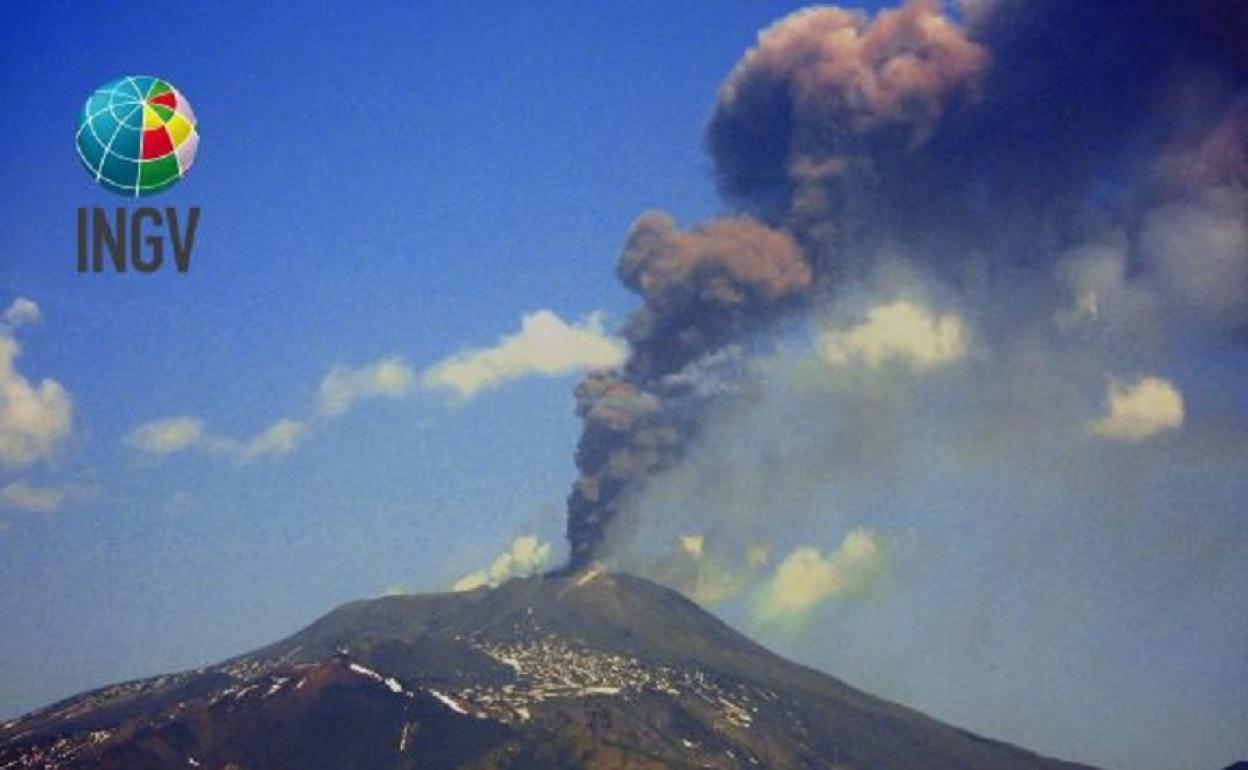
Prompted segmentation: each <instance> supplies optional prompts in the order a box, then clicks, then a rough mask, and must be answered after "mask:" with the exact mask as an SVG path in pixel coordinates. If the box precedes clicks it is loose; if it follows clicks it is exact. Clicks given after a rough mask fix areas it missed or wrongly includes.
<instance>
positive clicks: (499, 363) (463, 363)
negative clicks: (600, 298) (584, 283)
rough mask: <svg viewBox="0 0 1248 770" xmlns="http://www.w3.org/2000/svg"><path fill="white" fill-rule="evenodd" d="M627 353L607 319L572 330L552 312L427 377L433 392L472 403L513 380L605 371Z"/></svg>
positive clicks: (597, 317) (527, 319)
mask: <svg viewBox="0 0 1248 770" xmlns="http://www.w3.org/2000/svg"><path fill="white" fill-rule="evenodd" d="M627 355H628V348H627V346H626V345H625V344H624V342H623V341H621V340H619V339H617V338H615V337H611V336H609V335H607V334H606V333H605V332H604V331H603V328H602V314H601V313H590V314H589V315H588V316H586V317H585V319H584V320H582V321H581V322H580V323H574V324H569V323H567V322H566V321H564V320H562V319H561V318H559V316H557V315H555V314H554V313H552V312H551V311H549V310H538V311H537V312H535V313H529V314H527V315H525V316H524V318H523V319H522V320H521V322H520V331H519V332H517V333H515V334H511V335H507V336H504V337H502V338H501V339H499V341H498V343H497V344H495V345H494V346H493V347H489V348H480V349H476V350H468V351H465V352H463V353H460V354H458V355H455V356H452V357H450V358H447V359H445V360H443V361H440V362H438V363H437V364H434V365H433V366H432V367H430V368H429V369H428V370H427V371H426V372H425V374H424V378H423V379H424V384H425V386H426V387H430V388H443V389H447V390H451V391H453V392H454V393H455V394H456V395H457V396H459V397H460V398H471V397H472V396H474V395H476V394H477V393H478V392H480V391H482V390H487V389H489V388H493V387H497V386H498V385H501V384H503V383H505V382H508V381H510V380H514V379H518V378H520V377H526V376H529V375H534V374H541V375H546V376H550V377H554V376H558V375H562V374H567V373H569V372H574V371H578V370H582V369H606V368H610V367H613V366H618V365H620V364H621V363H623V361H624V359H625V357H626V356H627Z"/></svg>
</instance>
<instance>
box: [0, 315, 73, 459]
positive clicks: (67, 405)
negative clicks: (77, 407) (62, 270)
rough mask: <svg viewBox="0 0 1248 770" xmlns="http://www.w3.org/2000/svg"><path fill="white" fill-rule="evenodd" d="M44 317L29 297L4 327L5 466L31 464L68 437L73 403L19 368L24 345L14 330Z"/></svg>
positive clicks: (1, 451) (0, 359) (1, 413)
mask: <svg viewBox="0 0 1248 770" xmlns="http://www.w3.org/2000/svg"><path fill="white" fill-rule="evenodd" d="M38 318H39V308H38V306H37V305H35V303H33V302H31V301H30V300H27V299H19V300H17V301H16V302H14V303H13V304H12V305H11V306H10V307H9V309H8V310H6V311H5V313H4V324H5V325H4V327H3V328H0V463H4V464H7V465H13V466H25V465H29V464H31V463H32V462H34V461H35V460H38V459H40V458H46V457H48V456H50V455H51V454H52V451H53V450H54V449H55V448H56V444H57V442H58V441H60V439H62V438H63V437H64V436H65V435H66V434H68V433H69V426H70V420H71V417H72V415H73V404H72V401H71V400H70V397H69V393H68V392H66V390H65V388H64V387H62V386H61V384H60V383H59V382H56V381H55V380H50V379H45V380H41V381H40V382H39V383H38V384H35V383H32V382H31V381H30V380H28V379H26V377H25V376H24V375H23V374H22V373H21V372H19V371H18V370H17V357H18V356H19V355H20V354H21V352H22V349H21V346H20V345H18V343H17V340H15V339H14V338H13V337H12V334H11V331H12V329H14V328H16V327H17V326H20V325H21V324H23V323H28V322H31V321H33V320H37V319H38Z"/></svg>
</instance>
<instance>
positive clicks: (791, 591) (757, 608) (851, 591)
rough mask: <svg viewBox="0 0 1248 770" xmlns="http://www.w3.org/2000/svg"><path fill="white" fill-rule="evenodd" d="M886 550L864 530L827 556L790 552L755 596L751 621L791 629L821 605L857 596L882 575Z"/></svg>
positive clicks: (807, 550)
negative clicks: (828, 601)
mask: <svg viewBox="0 0 1248 770" xmlns="http://www.w3.org/2000/svg"><path fill="white" fill-rule="evenodd" d="M885 551H886V549H885V547H884V544H883V543H882V542H881V540H880V538H879V536H878V535H876V534H875V533H873V532H871V531H870V530H868V529H864V528H862V527H858V528H855V529H853V530H850V532H849V533H848V534H847V535H845V539H844V540H843V541H842V542H841V545H840V546H839V547H838V548H837V549H836V550H835V551H831V552H829V553H827V554H826V555H825V554H822V553H820V552H819V550H818V549H816V548H812V547H810V546H802V547H800V548H796V549H794V550H793V551H792V552H791V553H789V555H788V556H786V557H785V558H784V560H783V561H781V562H780V564H779V565H778V566H777V567H776V571H775V573H774V574H773V575H772V576H771V578H770V579H769V580H768V581H767V583H766V585H764V586H763V588H762V590H761V591H759V593H758V594H757V596H756V597H755V601H754V602H753V604H752V606H751V611H752V615H753V618H754V620H755V621H758V622H761V623H764V624H770V623H779V624H792V623H795V622H800V621H801V620H803V619H804V618H805V617H806V615H807V614H808V613H809V612H810V611H811V610H812V609H814V608H815V607H816V606H818V605H819V604H821V603H823V602H824V601H827V600H829V599H838V598H849V597H853V596H858V595H861V594H862V593H864V592H866V591H867V590H869V589H870V588H871V587H872V586H873V585H874V584H875V582H876V581H877V580H878V579H879V577H880V575H881V574H882V573H883V571H884V566H885V562H886V554H885Z"/></svg>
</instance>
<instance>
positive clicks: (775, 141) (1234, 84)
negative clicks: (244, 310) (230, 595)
mask: <svg viewBox="0 0 1248 770" xmlns="http://www.w3.org/2000/svg"><path fill="white" fill-rule="evenodd" d="M960 10H961V15H962V17H963V19H964V23H959V22H957V21H955V20H953V19H952V18H950V17H949V16H947V15H946V14H945V13H943V12H942V9H941V8H940V7H939V5H938V4H937V3H936V2H934V1H928V0H913V1H912V2H909V3H908V4H906V5H905V6H903V7H901V8H899V9H895V10H888V11H883V12H881V13H879V14H877V15H876V16H874V17H869V16H867V15H865V14H862V13H858V12H853V11H847V10H843V9H840V8H833V7H818V8H810V9H807V10H803V11H799V12H797V13H795V14H793V15H791V16H789V17H787V18H785V19H783V20H781V21H780V22H778V23H777V24H775V25H774V26H772V27H771V28H769V29H767V30H765V31H764V32H763V33H762V34H761V35H760V36H759V40H758V43H757V44H756V45H755V47H754V48H752V49H751V50H750V51H748V52H747V53H746V54H745V56H744V57H743V58H742V59H741V61H740V62H739V63H738V64H737V66H736V67H735V69H734V70H733V71H732V72H731V73H730V74H729V76H728V77H727V79H726V80H725V82H724V83H723V84H722V85H721V87H720V90H719V93H718V98H717V101H716V106H715V110H714V113H713V114H712V116H711V119H710V122H709V124H708V126H707V133H706V143H707V148H708V151H709V153H710V155H711V158H712V160H713V163H714V172H715V178H716V182H717V184H718V187H719V190H720V192H721V194H722V195H723V197H724V199H725V201H726V202H727V203H728V205H730V206H731V207H732V208H734V209H735V210H736V211H738V212H740V213H738V214H737V215H735V216H730V217H727V218H724V219H717V220H713V221H711V222H708V223H704V224H702V225H699V226H697V227H694V228H693V229H691V230H688V231H681V230H679V229H677V227H676V225H675V224H674V223H673V222H672V220H671V219H670V218H669V217H668V216H666V215H664V214H662V213H657V212H651V213H647V214H645V215H643V216H642V217H641V218H640V219H639V220H638V221H637V222H636V223H635V224H634V225H633V228H632V231H631V232H630V233H629V235H628V238H627V241H626V243H625V245H624V248H623V250H622V252H621V254H620V257H619V263H618V268H617V272H618V276H619V278H620V280H621V281H622V282H623V283H624V285H626V286H627V287H629V288H630V289H632V290H633V291H635V292H637V294H638V295H640V297H641V298H642V302H643V304H642V307H641V309H640V310H638V311H637V312H636V313H635V314H634V315H633V316H632V318H630V319H629V321H628V322H627V324H626V326H625V329H624V333H625V336H626V337H627V339H628V341H629V342H630V344H631V346H632V354H631V357H630V359H629V361H628V362H627V363H626V365H625V366H624V367H622V368H621V369H620V370H618V371H613V372H609V373H597V374H594V375H591V376H590V377H589V378H588V379H586V380H585V381H584V382H582V383H581V384H580V385H579V386H578V388H577V401H578V414H579V415H580V416H581V417H582V419H583V420H584V432H583V434H582V436H581V439H580V442H579V444H578V447H577V454H576V462H577V467H578V470H579V475H578V478H577V481H576V483H575V486H574V488H573V491H572V493H571V496H570V499H569V504H568V538H569V541H570V545H571V558H570V563H569V568H570V569H578V568H580V567H583V566H584V565H586V564H587V563H588V562H589V561H591V560H592V559H594V558H595V557H597V556H599V555H601V550H602V548H603V547H604V543H605V541H606V538H607V536H608V534H609V531H610V529H611V527H612V522H613V521H614V520H615V519H616V518H617V516H618V515H619V514H620V513H621V511H623V510H624V509H625V508H626V506H627V505H628V503H629V501H630V499H633V498H634V497H635V496H636V494H637V493H638V492H639V491H640V490H641V489H642V488H643V487H644V485H645V484H646V482H647V481H648V480H649V479H651V478H653V477H654V476H655V475H656V474H658V473H661V472H662V471H664V470H666V469H669V468H671V467H672V466H673V465H674V464H675V463H677V462H678V461H679V460H680V458H681V457H682V455H683V453H684V452H685V451H686V449H687V448H688V447H689V445H690V442H691V441H692V440H693V439H694V438H696V437H697V435H698V434H699V429H700V428H701V427H702V426H703V424H704V423H705V421H706V420H707V419H708V417H709V416H710V415H713V414H715V413H716V412H717V409H716V407H717V406H719V405H721V404H722V403H723V402H724V401H725V400H726V399H732V398H734V391H733V389H732V388H722V387H721V388H715V387H699V386H698V383H699V380H700V378H701V376H702V372H703V371H704V370H706V369H708V368H711V367H712V366H713V365H714V364H715V362H716V361H717V360H719V359H722V358H725V357H726V354H728V353H730V352H731V351H732V350H733V349H734V348H735V347H736V345H737V344H739V343H740V342H742V341H743V340H745V339H746V338H747V337H751V336H754V335H757V334H759V333H760V332H762V331H764V330H765V329H767V328H768V327H769V326H771V325H773V324H774V323H775V322H776V320H777V319H779V318H781V317H783V316H785V315H788V314H791V313H792V312H794V311H796V310H798V309H801V308H803V307H809V306H810V305H811V303H813V302H815V301H817V300H819V299H821V298H823V297H826V296H828V295H829V294H830V292H831V291H832V290H833V289H834V288H835V287H836V285H837V284H838V282H840V281H842V280H850V279H853V278H855V277H861V275H862V274H863V273H864V272H865V271H866V270H867V268H868V267H869V265H868V264H866V263H867V262H869V261H870V259H871V258H872V255H873V254H874V253H876V252H877V251H878V249H879V248H880V247H881V246H883V245H886V244H902V245H904V246H905V247H907V248H908V249H909V250H910V251H912V252H917V253H923V254H926V255H928V257H927V258H928V259H929V260H931V261H932V262H933V263H935V264H934V267H935V268H937V269H939V267H940V264H939V261H940V260H941V259H943V258H946V257H944V256H943V255H948V254H959V253H965V252H966V250H967V249H968V248H973V249H976V250H979V251H982V252H983V253H984V254H986V255H988V257H987V258H988V259H993V258H999V259H1005V257H997V256H994V255H1009V256H1008V259H1010V260H1012V262H1011V263H1010V266H1017V265H1019V264H1024V265H1025V264H1026V263H1027V261H1028V260H1029V259H1042V258H1045V256H1046V255H1051V254H1053V253H1056V252H1057V251H1058V250H1059V249H1057V248H1055V246H1056V245H1057V244H1055V243H1051V242H1048V241H1050V240H1060V239H1061V238H1062V237H1064V236H1065V235H1066V233H1063V232H1062V227H1063V226H1069V223H1070V222H1072V221H1076V220H1077V217H1072V216H1071V215H1070V212H1071V211H1072V210H1076V209H1080V208H1081V207H1083V206H1084V205H1085V204H1086V202H1087V200H1088V198H1089V197H1090V196H1093V195H1099V196H1101V198H1103V199H1104V200H1105V201H1106V202H1105V204H1104V205H1105V206H1107V207H1110V208H1112V207H1114V206H1117V207H1119V208H1121V209H1126V210H1129V209H1130V208H1131V207H1132V206H1138V205H1140V204H1139V201H1138V199H1140V198H1150V199H1153V200H1154V201H1155V200H1156V199H1157V198H1159V197H1164V196H1165V195H1166V194H1167V190H1173V189H1176V188H1183V189H1186V190H1190V189H1191V188H1193V187H1198V186H1202V185H1206V184H1209V183H1210V182H1211V180H1214V179H1216V180H1220V181H1223V182H1225V181H1226V180H1227V179H1228V178H1229V179H1231V180H1232V181H1233V182H1234V183H1235V184H1238V185H1241V186H1242V184H1243V182H1244V181H1245V177H1246V174H1245V168H1246V167H1245V162H1244V161H1245V155H1246V152H1245V147H1246V143H1248V139H1246V137H1245V129H1246V128H1248V119H1246V118H1245V116H1246V115H1248V97H1246V96H1245V94H1246V93H1248V92H1246V90H1245V86H1246V85H1248V6H1246V5H1244V4H1243V3H1235V2H1222V0H1169V1H1163V0H1105V1H1103V2H1096V3H1091V2H1086V0H975V1H974V2H970V1H968V2H965V3H963V5H962V6H961V7H960ZM1063 223H1064V224H1063ZM938 255H942V256H938ZM992 267H993V265H991V264H990V265H989V269H992ZM1235 307H1237V308H1238V307H1239V305H1238V304H1237V305H1236V306H1235ZM1242 321H1243V319H1238V322H1239V326H1237V328H1239V329H1242Z"/></svg>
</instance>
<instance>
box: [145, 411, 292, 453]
mask: <svg viewBox="0 0 1248 770" xmlns="http://www.w3.org/2000/svg"><path fill="white" fill-rule="evenodd" d="M306 429H307V426H306V425H305V424H304V423H302V422H300V421H299V420H292V419H289V418H284V419H281V420H278V421H277V422H275V423H273V424H272V425H270V426H269V427H267V428H265V429H264V430H262V431H260V433H258V434H256V435H255V436H254V437H253V438H251V439H248V440H246V441H239V440H238V439H233V438H228V437H224V436H216V435H212V434H210V433H209V432H208V431H207V430H206V428H205V426H204V421H203V420H201V419H200V418H198V417H186V416H183V417H166V418H163V419H160V420H152V421H150V422H145V423H143V424H142V425H140V426H138V427H137V428H135V429H134V430H132V431H130V433H128V434H127V435H126V437H125V444H126V446H128V447H130V448H131V449H134V450H136V451H138V452H141V453H143V454H148V455H157V456H164V455H170V454H173V453H175V452H181V451H184V450H188V449H202V450H207V451H210V452H215V453H217V454H221V455H225V456H227V457H230V458H232V459H234V460H237V461H238V462H244V463H245V462H251V461H252V460H257V459H260V458H262V457H273V456H277V455H283V454H286V453H288V452H291V451H294V449H295V448H296V447H298V445H299V441H300V440H301V439H302V438H303V435H304V432H305V431H306Z"/></svg>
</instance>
